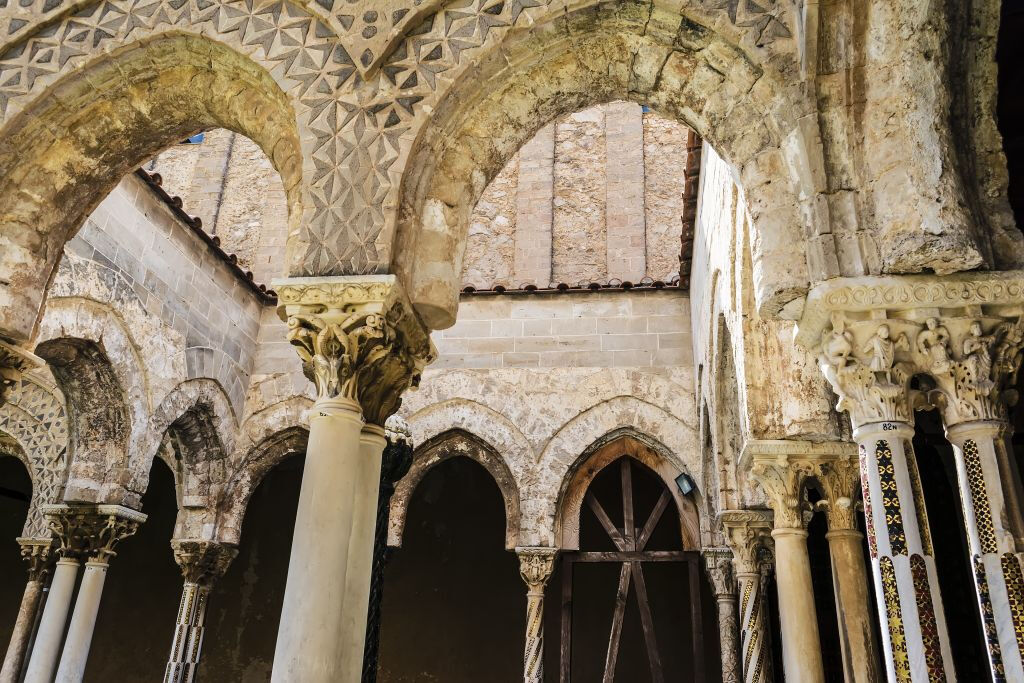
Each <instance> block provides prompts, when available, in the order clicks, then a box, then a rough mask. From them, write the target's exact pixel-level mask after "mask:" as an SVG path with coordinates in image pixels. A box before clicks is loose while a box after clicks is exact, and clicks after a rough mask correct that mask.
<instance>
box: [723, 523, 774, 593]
mask: <svg viewBox="0 0 1024 683" xmlns="http://www.w3.org/2000/svg"><path fill="white" fill-rule="evenodd" d="M718 520H719V522H720V523H721V524H722V526H723V527H724V529H725V538H726V544H727V545H728V546H729V549H730V550H731V551H732V561H733V569H734V570H735V572H736V575H737V577H738V576H741V575H744V574H746V575H757V574H759V573H760V568H761V565H762V564H764V563H766V562H769V560H770V558H771V550H772V513H771V511H769V510H723V511H722V512H721V513H720V514H719V515H718Z"/></svg>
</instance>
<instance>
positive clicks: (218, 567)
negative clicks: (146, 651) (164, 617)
mask: <svg viewBox="0 0 1024 683" xmlns="http://www.w3.org/2000/svg"><path fill="white" fill-rule="evenodd" d="M171 547H172V548H173V549H174V560H175V561H176V562H177V563H178V566H179V567H180V568H181V573H182V576H183V577H184V579H185V583H184V586H183V587H182V590H181V602H180V603H179V605H178V619H177V622H176V624H175V627H174V639H173V641H172V642H171V654H170V657H169V659H168V661H167V668H166V670H165V671H164V681H165V683H191V682H192V681H193V680H195V676H196V670H197V669H198V668H199V655H200V653H201V652H202V647H203V632H204V627H203V624H204V622H205V620H206V607H207V603H208V601H209V597H210V589H211V588H212V587H213V584H214V582H215V581H216V580H217V579H219V578H220V577H221V576H223V575H224V572H225V571H226V570H227V568H228V565H229V564H231V561H232V560H233V559H234V558H235V555H237V554H238V548H237V547H236V546H234V545H230V544H224V543H217V542H214V541H203V540H198V539H173V540H172V541H171Z"/></svg>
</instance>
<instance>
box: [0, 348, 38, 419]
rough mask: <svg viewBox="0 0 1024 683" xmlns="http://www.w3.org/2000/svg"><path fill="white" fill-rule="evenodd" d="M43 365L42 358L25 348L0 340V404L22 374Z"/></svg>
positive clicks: (5, 400) (5, 399) (4, 400)
mask: <svg viewBox="0 0 1024 683" xmlns="http://www.w3.org/2000/svg"><path fill="white" fill-rule="evenodd" d="M42 366H43V359H42V358H39V357H38V356H36V355H35V354H32V353H29V352H28V351H26V350H25V349H22V348H18V347H17V346H14V345H13V344H8V343H7V342H5V341H2V340H0V405H3V404H4V403H6V402H7V396H8V394H10V392H11V391H13V390H14V387H15V386H17V384H18V382H19V381H20V380H21V376H22V374H24V373H26V372H28V371H29V370H32V369H33V368H39V367H42Z"/></svg>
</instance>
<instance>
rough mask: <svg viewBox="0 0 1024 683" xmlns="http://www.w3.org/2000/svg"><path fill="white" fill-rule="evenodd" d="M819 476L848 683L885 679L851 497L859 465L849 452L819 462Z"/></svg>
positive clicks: (856, 488) (856, 489)
mask: <svg viewBox="0 0 1024 683" xmlns="http://www.w3.org/2000/svg"><path fill="white" fill-rule="evenodd" d="M817 477H818V481H819V483H820V484H821V487H822V489H823V490H824V493H825V499H824V500H823V501H821V502H820V503H819V505H820V506H821V507H823V508H824V509H825V511H826V514H827V516H828V533H827V534H826V535H825V538H827V539H828V548H829V554H830V555H831V557H832V584H833V587H834V590H835V600H836V617H837V618H838V621H839V642H840V646H841V648H842V651H843V672H844V674H845V677H846V681H847V683H875V682H877V681H881V680H883V678H882V673H881V672H880V671H879V670H878V666H877V662H878V654H877V653H878V650H877V647H878V645H877V643H875V636H874V629H873V628H872V623H871V622H872V617H871V614H870V610H869V609H868V604H869V601H870V600H871V599H872V598H871V597H870V595H871V593H870V591H869V589H868V577H867V568H866V567H865V566H864V551H863V545H862V544H863V542H864V535H863V534H862V533H861V532H860V531H858V529H857V510H856V506H855V501H856V499H857V495H858V493H859V492H860V467H859V464H858V462H857V461H856V459H855V458H853V457H842V458H840V459H837V460H834V461H832V462H825V463H821V464H820V465H819V467H818V471H817Z"/></svg>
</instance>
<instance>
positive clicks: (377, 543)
mask: <svg viewBox="0 0 1024 683" xmlns="http://www.w3.org/2000/svg"><path fill="white" fill-rule="evenodd" d="M385 429H386V436H387V441H388V444H387V446H385V447H384V453H383V455H382V459H381V468H380V489H379V492H378V494H377V523H376V530H375V532H374V537H373V570H372V571H373V573H372V576H371V579H370V609H369V612H368V614H367V616H366V646H365V648H364V650H363V680H362V683H376V681H377V665H378V660H379V659H380V613H381V605H382V604H383V600H384V567H385V566H386V565H387V560H388V516H389V511H390V508H391V497H392V496H393V495H394V494H395V484H397V483H398V481H399V480H400V479H401V478H402V477H404V476H405V475H406V474H407V473H408V472H409V468H410V467H411V466H412V451H413V446H412V435H411V434H410V433H409V427H408V425H406V424H405V420H403V419H402V418H400V417H399V416H397V415H392V416H391V417H389V418H388V420H387V424H386V426H385Z"/></svg>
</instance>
